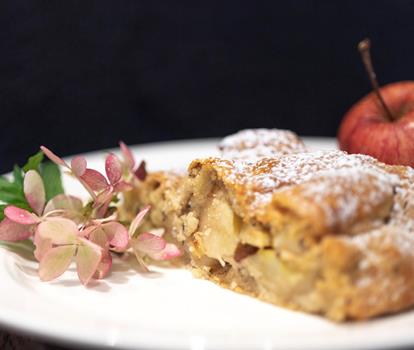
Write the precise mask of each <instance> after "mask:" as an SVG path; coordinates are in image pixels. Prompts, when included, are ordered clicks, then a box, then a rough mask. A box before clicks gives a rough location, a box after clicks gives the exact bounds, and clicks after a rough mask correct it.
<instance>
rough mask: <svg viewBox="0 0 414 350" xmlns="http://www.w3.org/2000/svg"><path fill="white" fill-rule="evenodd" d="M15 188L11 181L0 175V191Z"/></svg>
mask: <svg viewBox="0 0 414 350" xmlns="http://www.w3.org/2000/svg"><path fill="white" fill-rule="evenodd" d="M15 188H17V187H16V185H15V184H14V183H13V182H10V181H8V180H7V179H6V178H5V177H4V176H0V191H2V190H13V189H15Z"/></svg>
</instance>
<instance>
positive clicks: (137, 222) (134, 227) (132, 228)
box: [128, 205, 151, 237]
mask: <svg viewBox="0 0 414 350" xmlns="http://www.w3.org/2000/svg"><path fill="white" fill-rule="evenodd" d="M150 209H151V206H150V205H147V206H145V207H144V208H143V209H142V210H141V211H140V212H139V213H138V214H137V216H135V218H134V220H132V222H131V224H130V225H129V230H128V232H129V235H130V236H131V237H132V236H133V235H134V233H135V231H136V230H137V228H138V226H139V225H140V224H141V221H142V220H143V219H144V217H145V215H147V213H148V211H149V210H150Z"/></svg>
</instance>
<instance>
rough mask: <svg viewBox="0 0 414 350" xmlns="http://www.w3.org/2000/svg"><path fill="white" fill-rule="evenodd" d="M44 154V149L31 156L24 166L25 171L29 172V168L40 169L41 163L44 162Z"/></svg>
mask: <svg viewBox="0 0 414 350" xmlns="http://www.w3.org/2000/svg"><path fill="white" fill-rule="evenodd" d="M43 158H44V154H43V152H42V151H39V152H37V153H36V154H34V155H33V156H31V157H30V158H29V160H28V161H27V163H26V164H25V165H24V166H23V171H24V172H25V173H27V172H28V171H29V170H37V171H39V166H40V163H42V161H43Z"/></svg>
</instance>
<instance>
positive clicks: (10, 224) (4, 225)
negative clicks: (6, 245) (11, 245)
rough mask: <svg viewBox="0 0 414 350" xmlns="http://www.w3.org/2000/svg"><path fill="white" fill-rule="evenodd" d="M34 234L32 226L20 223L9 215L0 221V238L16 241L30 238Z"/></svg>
mask: <svg viewBox="0 0 414 350" xmlns="http://www.w3.org/2000/svg"><path fill="white" fill-rule="evenodd" d="M31 235H32V232H31V231H30V228H29V227H27V226H26V225H21V224H18V223H16V222H14V221H12V220H10V219H8V218H7V217H6V218H5V219H3V220H2V221H1V222H0V240H1V241H8V242H16V241H21V240H24V239H27V238H29V237H30V236H31Z"/></svg>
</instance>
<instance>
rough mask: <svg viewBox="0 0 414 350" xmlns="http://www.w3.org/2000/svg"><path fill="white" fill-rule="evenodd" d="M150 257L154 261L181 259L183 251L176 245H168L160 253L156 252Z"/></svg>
mask: <svg viewBox="0 0 414 350" xmlns="http://www.w3.org/2000/svg"><path fill="white" fill-rule="evenodd" d="M148 255H149V256H150V257H151V258H152V259H154V260H170V259H174V258H177V257H179V256H180V255H181V251H180V249H178V247H177V246H176V245H175V244H172V243H167V244H166V245H165V248H164V249H163V250H161V251H160V252H154V253H150V254H148Z"/></svg>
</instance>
